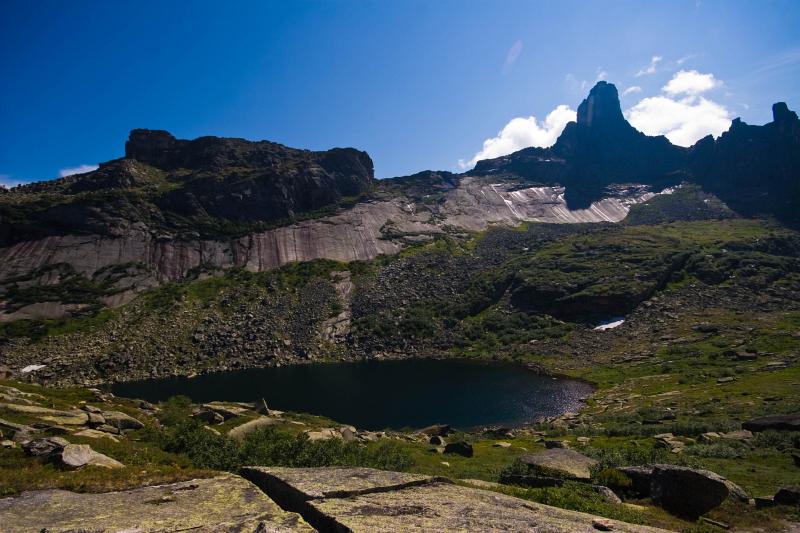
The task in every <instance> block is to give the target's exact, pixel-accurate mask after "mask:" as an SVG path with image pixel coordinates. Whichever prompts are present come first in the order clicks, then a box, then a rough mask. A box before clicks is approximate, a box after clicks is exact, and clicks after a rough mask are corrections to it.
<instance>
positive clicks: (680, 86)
mask: <svg viewBox="0 0 800 533" xmlns="http://www.w3.org/2000/svg"><path fill="white" fill-rule="evenodd" d="M721 85H722V82H720V81H719V80H717V79H715V78H714V75H713V74H701V73H700V72H697V71H696V70H693V71H688V72H687V71H683V70H682V71H680V72H678V73H676V74H675V75H674V76H673V77H672V79H671V80H670V81H669V82H668V83H667V84H666V85H665V86H664V87H663V88H662V91H663V92H664V93H666V94H663V95H660V96H652V97H649V98H644V99H642V100H641V101H640V102H639V103H638V104H636V105H635V106H633V107H631V108H630V109H628V110H626V111H625V118H627V119H628V122H630V123H631V125H632V126H633V127H634V128H636V129H637V130H639V131H641V132H643V133H645V134H647V135H665V136H666V137H667V139H669V140H670V142H672V143H673V144H677V145H679V146H691V145H692V144H694V143H695V142H697V141H698V140H699V139H701V138H703V137H705V136H706V135H708V134H711V135H714V136H715V137H718V136H719V135H721V134H722V133H723V132H724V131H726V130H727V129H728V127H730V124H731V117H730V112H729V111H728V110H727V109H726V108H725V106H723V105H722V104H719V103H717V102H714V101H713V100H710V99H708V98H705V97H703V96H701V93H704V92H707V91H709V90H711V89H713V88H715V87H719V86H721ZM680 95H682V96H680ZM679 96H680V97H679Z"/></svg>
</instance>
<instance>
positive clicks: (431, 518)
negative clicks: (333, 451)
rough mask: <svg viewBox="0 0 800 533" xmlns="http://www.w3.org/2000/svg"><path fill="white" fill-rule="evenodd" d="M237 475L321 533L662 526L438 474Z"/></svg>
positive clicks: (283, 471) (564, 532) (565, 531)
mask: <svg viewBox="0 0 800 533" xmlns="http://www.w3.org/2000/svg"><path fill="white" fill-rule="evenodd" d="M243 475H244V476H246V477H248V478H249V479H251V480H252V481H253V482H254V483H256V484H257V485H258V486H259V487H261V488H262V489H263V490H264V491H265V492H266V493H267V494H269V496H270V497H271V498H273V499H274V500H275V501H276V502H278V503H280V505H281V506H282V507H283V508H285V509H291V510H292V511H295V512H299V513H300V514H302V515H303V517H304V518H305V519H306V520H307V521H308V523H309V524H311V525H312V526H314V527H315V528H317V529H318V530H320V531H336V532H345V531H370V532H387V533H388V532H396V531H448V532H450V531H464V532H467V531H533V532H548V533H556V532H558V533H573V532H582V533H585V532H590V531H596V529H595V528H594V525H593V524H594V523H595V522H597V521H598V520H600V521H602V522H603V523H604V524H609V525H610V526H611V527H612V528H613V531H619V532H623V533H633V532H637V533H638V532H653V533H654V532H659V531H664V530H661V529H657V528H651V527H647V526H641V525H633V524H627V523H624V522H619V521H616V520H607V519H604V518H603V519H600V518H599V517H597V516H593V515H590V514H586V513H579V512H576V511H568V510H565V509H559V508H556V507H550V506H547V505H542V504H537V503H533V502H530V501H527V500H522V499H519V498H514V497H512V496H506V495H504V494H499V493H497V492H492V491H488V490H481V489H476V488H469V487H460V486H456V485H454V484H452V483H451V482H449V481H447V480H443V479H441V478H431V477H428V476H422V475H416V474H407V473H399V472H386V471H382V470H374V469H371V468H261V467H248V468H245V469H244V470H243Z"/></svg>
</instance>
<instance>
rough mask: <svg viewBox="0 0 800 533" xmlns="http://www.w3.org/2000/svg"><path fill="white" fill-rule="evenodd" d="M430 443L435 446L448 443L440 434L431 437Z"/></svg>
mask: <svg viewBox="0 0 800 533" xmlns="http://www.w3.org/2000/svg"><path fill="white" fill-rule="evenodd" d="M428 444H432V445H433V446H444V445H445V444H447V443H446V442H445V440H444V439H443V438H442V437H440V436H439V435H434V436H433V437H431V438H430V440H428Z"/></svg>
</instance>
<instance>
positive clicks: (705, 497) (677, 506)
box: [650, 465, 730, 518]
mask: <svg viewBox="0 0 800 533" xmlns="http://www.w3.org/2000/svg"><path fill="white" fill-rule="evenodd" d="M650 495H651V497H652V498H653V502H654V503H655V504H656V505H659V506H661V507H663V508H664V509H666V510H667V511H669V512H671V513H673V514H675V515H678V516H684V517H688V518H697V517H699V516H700V515H703V514H705V513H707V512H708V511H710V510H712V509H715V508H716V507H718V506H719V505H720V504H721V503H722V502H724V501H725V499H727V498H728V496H729V495H730V490H729V488H728V485H727V484H726V479H725V478H723V477H722V476H719V475H717V474H715V473H714V472H710V471H708V470H695V469H692V468H686V467H683V466H675V465H655V466H654V467H653V474H652V477H651V481H650Z"/></svg>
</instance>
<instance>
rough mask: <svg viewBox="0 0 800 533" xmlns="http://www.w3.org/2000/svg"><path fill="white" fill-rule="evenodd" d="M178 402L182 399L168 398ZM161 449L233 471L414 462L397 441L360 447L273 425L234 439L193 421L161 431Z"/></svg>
mask: <svg viewBox="0 0 800 533" xmlns="http://www.w3.org/2000/svg"><path fill="white" fill-rule="evenodd" d="M171 400H172V403H173V404H174V405H178V406H180V404H181V403H182V401H181V400H174V399H171ZM160 440H161V446H162V448H163V449H164V450H165V451H169V452H173V453H181V454H185V455H186V456H187V457H188V458H189V460H190V461H191V462H192V464H193V465H194V466H196V467H199V468H212V469H216V470H230V471H235V470H237V469H238V468H240V467H241V466H244V465H258V466H289V467H320V466H362V467H371V468H379V469H383V470H406V469H408V468H409V467H411V466H413V460H412V459H411V456H410V455H408V453H407V452H405V451H404V450H403V449H402V448H400V446H399V445H398V444H397V443H395V442H387V441H384V442H379V443H370V444H367V445H363V444H360V443H357V442H344V441H343V440H340V439H331V440H324V441H311V440H309V439H308V436H307V435H305V434H304V433H301V434H299V435H292V434H290V433H287V432H285V431H280V430H278V429H275V428H262V429H259V430H257V431H254V432H252V433H248V434H247V435H246V436H245V438H244V439H242V440H241V441H240V440H236V439H232V438H230V437H227V436H225V435H216V434H215V433H213V432H211V431H209V430H208V429H207V428H204V427H203V425H202V424H201V423H200V422H198V421H195V420H189V421H186V420H185V418H184V422H183V423H181V424H178V425H175V426H173V427H171V428H169V429H167V430H164V431H163V433H162V436H161V439H160Z"/></svg>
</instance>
